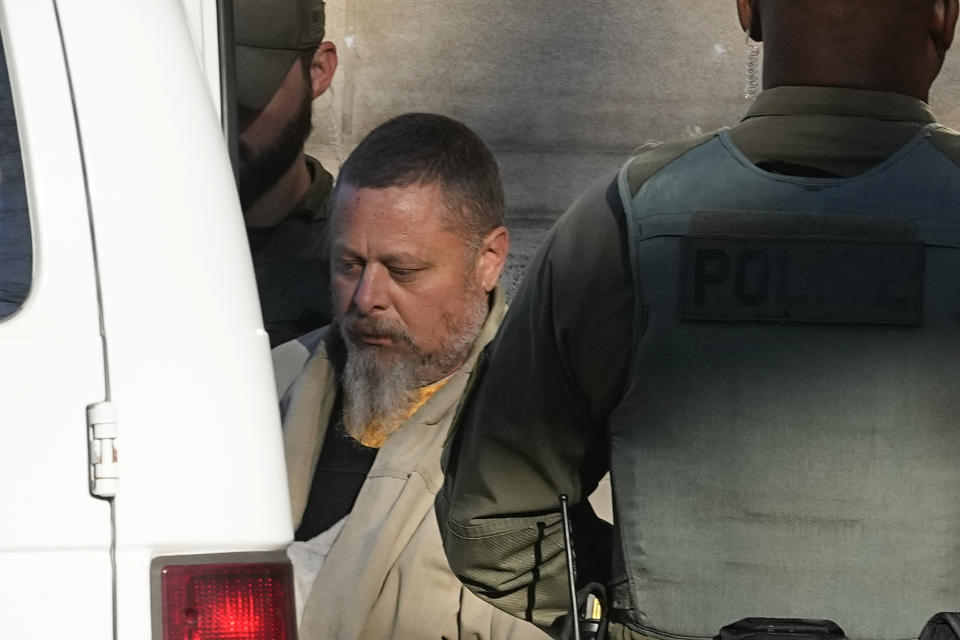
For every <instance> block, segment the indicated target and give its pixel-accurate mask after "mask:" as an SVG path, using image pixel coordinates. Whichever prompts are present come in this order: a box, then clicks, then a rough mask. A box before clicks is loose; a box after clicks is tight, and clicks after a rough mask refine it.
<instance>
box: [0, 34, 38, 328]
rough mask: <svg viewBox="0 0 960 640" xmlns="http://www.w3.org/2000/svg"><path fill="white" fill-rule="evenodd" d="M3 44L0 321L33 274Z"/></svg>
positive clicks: (0, 67) (19, 303)
mask: <svg viewBox="0 0 960 640" xmlns="http://www.w3.org/2000/svg"><path fill="white" fill-rule="evenodd" d="M2 46H3V43H2V41H0V322H2V321H3V320H4V319H5V318H7V317H9V316H11V315H13V314H14V313H15V312H16V311H17V309H19V308H20V307H21V306H22V305H23V301H24V300H26V299H27V293H29V291H30V281H31V278H32V273H33V246H32V242H31V237H30V217H29V215H28V212H27V193H26V189H25V188H24V184H23V161H22V160H21V157H20V139H19V136H18V134H17V119H16V116H15V115H14V113H13V97H12V96H11V94H10V76H9V75H8V73H7V59H6V55H5V54H4V53H3V48H2Z"/></svg>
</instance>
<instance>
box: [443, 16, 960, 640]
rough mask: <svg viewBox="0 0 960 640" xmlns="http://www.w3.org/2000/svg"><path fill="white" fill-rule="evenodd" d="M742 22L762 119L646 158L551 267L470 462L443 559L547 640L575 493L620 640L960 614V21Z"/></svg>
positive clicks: (463, 434) (610, 190) (455, 496)
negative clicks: (957, 94)
mask: <svg viewBox="0 0 960 640" xmlns="http://www.w3.org/2000/svg"><path fill="white" fill-rule="evenodd" d="M737 9H738V13H739V18H740V22H741V24H742V26H743V27H744V29H745V30H747V31H748V32H749V33H750V35H751V36H752V37H753V39H754V40H757V41H763V43H764V46H765V58H764V59H765V62H764V69H763V71H764V77H763V87H764V91H763V92H762V93H761V94H760V96H759V97H758V99H757V100H756V102H755V103H754V104H753V105H752V107H751V108H750V109H749V111H748V112H747V115H746V117H745V118H744V119H743V121H742V122H741V123H740V124H739V125H737V126H735V127H733V128H732V129H729V130H722V131H719V132H715V133H712V134H709V135H706V136H703V137H701V138H698V139H695V140H685V141H683V142H679V143H673V144H666V145H662V146H660V147H657V148H655V149H652V150H646V151H644V152H642V153H640V154H639V155H638V156H636V157H634V158H632V159H630V160H629V161H628V162H627V163H626V165H625V166H624V167H623V168H622V170H621V171H620V172H619V173H618V174H617V175H616V176H615V177H614V178H613V179H612V180H610V179H608V180H606V181H605V182H604V183H602V184H600V185H598V186H597V187H596V188H594V189H592V190H590V191H588V192H587V193H586V194H584V195H583V196H582V197H581V198H580V199H579V200H578V201H577V202H576V203H575V204H574V205H573V206H572V207H571V209H570V210H569V211H567V213H566V214H565V215H564V216H563V217H562V218H561V219H560V220H559V221H558V223H557V224H556V226H555V227H554V229H553V230H552V232H551V234H550V236H549V237H548V239H547V241H546V243H545V246H544V247H542V249H541V251H540V252H539V254H538V256H537V257H536V259H535V260H534V261H533V263H532V264H531V266H530V268H529V271H528V273H527V275H526V278H525V281H524V283H523V284H522V286H521V288H520V291H519V292H518V294H517V297H516V298H515V300H514V303H513V304H512V306H511V309H510V313H509V314H508V316H507V319H506V320H505V322H504V324H503V326H502V328H501V331H500V333H499V335H498V337H497V339H496V340H495V342H494V343H493V344H492V348H491V351H490V353H489V357H488V358H487V362H486V365H485V367H483V369H484V370H483V373H482V377H480V379H479V381H478V382H477V383H476V385H475V387H474V389H475V390H474V392H473V394H472V396H471V397H470V400H469V401H468V402H467V404H466V406H465V407H464V408H463V410H462V414H461V418H460V422H459V427H458V431H457V434H456V437H455V439H454V441H453V442H452V444H451V445H449V446H448V451H447V455H448V460H447V465H446V471H447V478H446V483H445V486H444V489H443V491H442V493H441V495H440V496H439V498H438V502H437V513H438V517H439V519H440V523H441V531H442V533H443V536H444V545H445V548H446V552H447V556H448V559H449V561H450V564H451V567H452V568H453V570H454V572H455V573H456V574H457V575H458V576H459V577H460V578H461V579H462V580H463V581H464V583H465V584H467V585H468V586H469V587H470V588H471V589H473V590H474V591H475V592H476V593H477V594H479V595H480V596H481V597H484V598H486V599H488V600H489V601H490V602H492V603H494V604H495V605H496V606H498V607H501V608H503V609H505V610H507V611H509V612H511V613H513V614H514V615H516V616H518V617H522V618H527V619H530V620H533V621H534V622H535V623H536V624H538V625H539V626H541V627H543V628H549V627H551V625H554V624H555V622H556V621H557V619H558V618H560V617H562V616H564V615H565V614H566V612H567V610H568V607H569V605H568V603H569V596H568V591H567V579H566V575H567V574H566V570H567V565H566V562H565V560H564V548H563V533H562V529H561V526H560V516H559V505H558V502H557V496H558V494H569V496H570V500H571V504H572V505H573V533H574V542H573V547H574V550H575V551H576V556H577V565H578V566H577V569H578V572H579V573H578V579H577V582H578V586H582V585H583V584H584V583H586V582H589V581H601V582H603V583H605V584H606V585H607V601H608V602H607V604H608V612H609V620H610V626H609V635H610V637H616V638H638V637H657V638H676V637H689V638H707V637H713V636H715V635H716V634H717V633H718V631H719V630H720V629H721V627H724V626H725V625H729V624H730V623H733V622H735V621H737V620H740V619H742V618H748V617H765V618H771V619H773V618H776V619H789V618H815V619H831V620H834V621H835V622H837V623H838V624H839V625H840V627H842V628H843V629H844V630H845V631H846V632H847V634H848V635H849V637H853V638H873V639H875V640H894V639H901V638H907V637H916V636H917V634H918V633H919V631H920V629H921V627H922V626H923V623H924V622H925V621H926V620H927V619H928V618H930V616H931V615H933V614H934V613H936V612H937V611H941V610H946V609H956V608H957V603H958V602H960V500H957V496H958V495H960V428H958V426H957V425H958V419H960V393H958V392H960V382H958V381H960V324H958V318H960V294H958V289H960V288H958V286H957V283H958V281H957V276H956V275H955V274H957V273H960V134H957V133H955V132H953V131H950V130H948V129H946V128H945V127H942V126H940V125H938V124H937V123H936V120H935V119H934V116H933V114H932V113H931V112H930V110H929V108H928V107H927V105H926V100H927V97H928V90H929V87H930V84H931V83H932V81H933V80H934V78H935V76H936V75H937V73H938V71H939V69H940V67H941V64H942V62H943V59H944V55H945V53H946V51H947V49H948V48H949V46H950V44H951V42H952V39H953V34H954V26H955V23H956V21H957V11H958V9H957V1H956V0H831V1H830V2H825V1H824V0H753V1H751V0H738V2H737ZM608 468H609V470H610V472H611V477H612V485H613V500H614V514H615V515H614V519H615V524H616V526H615V528H614V531H613V535H612V537H611V536H610V535H608V532H607V531H605V530H604V529H603V528H602V526H601V525H600V524H599V523H598V521H597V519H596V518H595V517H594V516H593V514H592V513H591V512H590V510H589V507H588V505H587V501H586V496H587V495H589V494H590V492H591V491H592V490H593V488H594V487H595V486H596V484H597V481H598V479H599V478H600V476H601V475H602V474H603V473H604V472H605V471H606V470H607V469H608ZM790 624H792V623H786V632H787V633H790V632H791V627H790ZM747 626H748V627H749V625H747ZM741 628H742V627H741ZM760 628H762V629H768V630H774V631H775V630H776V629H782V628H784V627H783V624H781V623H777V622H775V621H771V622H769V623H763V624H761V625H760ZM730 629H735V628H730ZM730 629H728V631H727V632H725V633H727V634H728V635H729V633H731V631H730ZM807 631H808V632H810V633H811V634H813V635H817V634H820V633H821V632H822V634H826V635H830V634H834V633H837V631H836V629H835V628H834V627H833V626H831V625H827V624H825V623H824V624H821V625H815V632H814V631H810V629H809V628H807V629H806V631H805V632H807ZM793 632H794V633H795V632H796V630H795V629H793ZM839 633H842V632H839Z"/></svg>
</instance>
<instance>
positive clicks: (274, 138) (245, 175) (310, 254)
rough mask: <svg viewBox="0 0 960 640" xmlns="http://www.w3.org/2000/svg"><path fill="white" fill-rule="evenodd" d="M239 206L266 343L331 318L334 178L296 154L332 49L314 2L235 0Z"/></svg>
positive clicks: (331, 63)
mask: <svg viewBox="0 0 960 640" xmlns="http://www.w3.org/2000/svg"><path fill="white" fill-rule="evenodd" d="M234 25H235V40H236V45H237V46H236V55H237V103H238V116H239V118H238V120H239V145H238V146H239V159H240V172H239V173H240V176H239V178H240V179H239V189H240V203H241V205H242V206H243V217H244V222H245V223H246V226H247V235H248V237H249V240H250V249H251V252H252V254H253V266H254V270H255V272H256V276H257V288H258V289H259V293H260V306H261V308H262V310H263V321H264V327H265V328H266V330H267V333H269V334H270V344H271V346H276V345H278V344H281V343H283V342H286V341H287V340H292V339H293V338H296V337H298V336H300V335H302V334H304V333H307V332H308V331H311V330H313V329H316V328H319V327H322V326H324V325H326V324H328V323H329V322H330V320H331V319H332V317H333V313H332V309H331V308H330V284H329V280H330V268H329V266H328V262H329V258H328V256H327V252H326V236H327V198H328V196H329V195H330V190H331V188H332V186H333V178H332V177H331V175H330V174H329V173H328V172H327V171H326V170H325V169H324V168H323V166H321V164H320V163H319V162H318V161H317V160H315V159H314V158H311V157H310V156H308V155H305V154H304V152H303V147H304V143H305V142H306V139H307V136H308V135H309V134H310V128H311V124H310V123H311V112H312V103H313V100H314V98H317V97H318V96H320V95H321V94H322V93H323V92H324V91H326V90H327V88H328V87H329V86H330V83H331V81H332V80H333V74H334V72H335V71H336V69H337V49H336V47H335V46H334V44H333V43H332V42H329V41H325V40H324V39H323V38H324V27H325V14H324V3H323V2H322V1H320V0H234Z"/></svg>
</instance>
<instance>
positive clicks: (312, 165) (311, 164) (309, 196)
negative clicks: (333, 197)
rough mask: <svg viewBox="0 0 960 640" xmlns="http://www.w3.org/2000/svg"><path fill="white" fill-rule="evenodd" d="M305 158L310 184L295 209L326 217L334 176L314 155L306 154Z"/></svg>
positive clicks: (317, 216) (316, 216)
mask: <svg viewBox="0 0 960 640" xmlns="http://www.w3.org/2000/svg"><path fill="white" fill-rule="evenodd" d="M303 160H304V162H306V163H307V169H308V170H309V171H310V186H309V188H307V192H306V193H305V194H304V195H303V199H302V200H301V201H300V203H299V204H298V206H297V207H296V209H295V210H306V211H309V212H310V214H311V215H312V217H314V218H322V219H326V217H327V204H328V200H329V198H330V193H331V192H332V191H333V176H332V175H331V174H330V172H329V171H327V170H326V169H325V168H324V167H323V165H322V164H320V161H319V160H317V159H316V158H314V157H313V156H308V155H306V154H304V156H303Z"/></svg>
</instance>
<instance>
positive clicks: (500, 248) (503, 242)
mask: <svg viewBox="0 0 960 640" xmlns="http://www.w3.org/2000/svg"><path fill="white" fill-rule="evenodd" d="M509 250H510V232H509V231H507V228H506V227H502V226H501V227H497V228H496V229H494V230H493V231H490V232H489V233H488V234H487V235H485V236H484V237H483V243H482V244H481V245H480V250H479V251H478V252H477V263H476V269H477V278H478V279H479V281H480V285H481V286H482V287H483V290H484V291H486V292H487V293H490V292H491V291H493V288H494V287H495V286H497V281H498V280H500V272H501V271H503V266H504V265H505V264H506V263H507V252H508V251H509Z"/></svg>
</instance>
